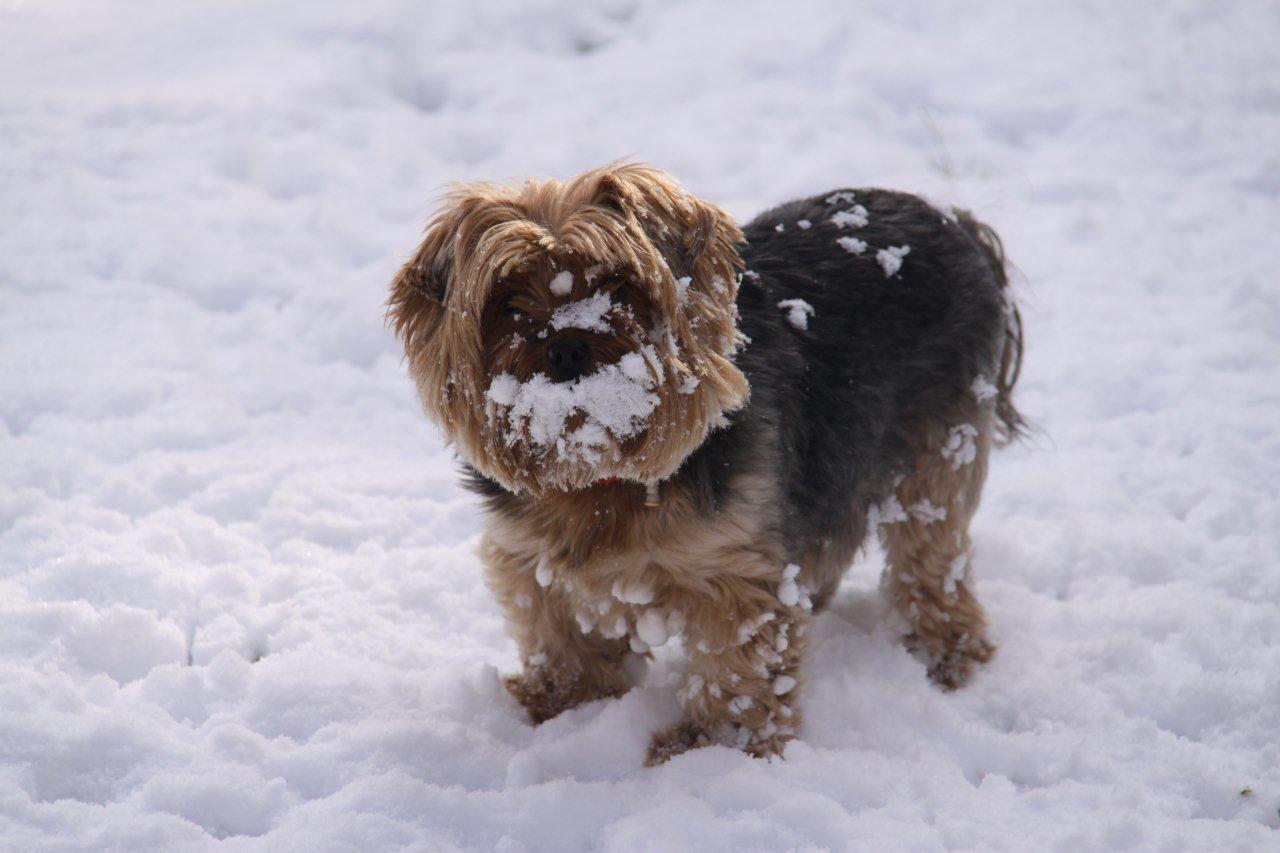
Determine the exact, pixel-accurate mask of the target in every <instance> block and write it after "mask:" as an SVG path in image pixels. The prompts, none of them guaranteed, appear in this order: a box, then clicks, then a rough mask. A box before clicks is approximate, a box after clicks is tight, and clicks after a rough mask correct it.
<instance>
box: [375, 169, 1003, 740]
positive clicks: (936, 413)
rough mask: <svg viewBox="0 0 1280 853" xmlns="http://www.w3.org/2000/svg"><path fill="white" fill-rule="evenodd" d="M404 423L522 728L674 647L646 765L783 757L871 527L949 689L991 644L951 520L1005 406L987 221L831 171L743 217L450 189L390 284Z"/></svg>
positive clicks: (997, 279)
mask: <svg viewBox="0 0 1280 853" xmlns="http://www.w3.org/2000/svg"><path fill="white" fill-rule="evenodd" d="M388 316H389V319H390V322H391V324H392V326H393V328H394V330H395V332H396V334H397V336H398V337H399V339H400V340H401V341H402V342H403V344H404V348H405V353H406V358H407V362H408V368H409V373H410V375H411V376H412V378H413V380H414V381H415V382H416V384H417V388H418V392H419V394H420V396H421V398H422V403H423V405H424V407H425V409H426V412H427V414H428V415H429V416H430V417H431V418H433V419H434V420H435V421H436V422H437V423H438V424H439V425H440V426H441V428H442V429H443V431H444V433H445V435H446V436H447V438H448V439H449V440H450V441H451V442H452V443H453V444H454V445H455V446H456V448H457V450H458V452H459V453H460V455H461V456H462V457H463V459H464V463H465V468H466V479H467V483H468V485H469V487H470V488H471V489H473V490H474V491H475V492H477V493H478V494H479V495H480V497H481V499H482V500H483V504H484V508H485V511H486V520H487V523H486V530H485V533H484V536H483V538H482V540H481V544H480V556H481V558H482V560H483V563H484V567H485V571H486V573H487V578H488V583H489V586H490V587H491V588H492V590H493V593H494V595H495V596H496V597H497V599H498V602H499V603H500V605H501V606H502V609H503V611H504V612H505V614H506V618H507V619H508V621H509V622H510V628H511V632H512V634H513V636H514V638H515V641H516V643H517V645H518V647H519V653H520V659H521V661H522V663H523V672H522V673H521V674H519V675H515V676H512V677H510V678H508V679H507V682H506V685H507V688H508V689H509V690H510V692H511V693H512V694H513V695H514V696H515V698H516V699H517V700H519V702H520V703H521V704H522V705H523V706H524V707H525V708H526V709H527V710H528V712H529V715H530V716H531V717H532V719H533V720H534V721H535V722H542V721H543V720H547V719H549V718H551V717H554V716H555V715H557V714H559V713H561V712H562V711H564V710H566V709H568V708H572V707H574V706H576V705H579V704H581V703H583V702H589V701H591V700H595V699H600V698H602V697H610V696H621V695H622V694H623V693H625V692H626V691H627V690H628V688H629V687H630V686H631V685H630V683H629V681H628V677H627V675H626V673H625V672H624V668H623V665H622V664H623V660H624V657H625V656H626V655H627V654H628V653H635V654H640V655H645V654H646V653H648V651H649V650H650V649H651V648H654V647H656V646H659V645H661V644H663V643H664V642H666V641H667V640H668V639H670V638H672V637H675V636H682V637H683V640H684V646H685V650H686V652H687V654H688V674H687V677H686V679H685V681H684V684H683V686H682V688H681V690H680V694H681V699H682V700H683V701H684V704H685V705H686V707H687V711H686V713H685V719H684V721H683V722H682V723H681V724H680V725H677V726H675V727H674V728H671V729H669V730H667V731H663V732H659V733H657V734H656V735H654V737H653V741H652V745H651V747H650V749H649V754H648V763H651V764H653V763H658V762H661V761H664V760H666V759H667V758H669V757H671V756H672V755H675V754H678V753H680V752H683V751H685V750H687V749H690V748H693V747H697V746H702V745H706V744H712V743H718V744H726V745H730V746H735V747H737V748H740V749H743V750H745V751H746V752H748V753H750V754H752V755H756V756H769V755H774V754H778V753H780V752H781V751H782V750H783V747H784V746H785V744H786V743H787V741H789V740H791V739H793V738H794V737H795V736H796V732H797V730H798V728H799V725H800V712H799V710H798V708H797V697H798V695H799V694H800V692H801V689H802V687H803V675H802V667H801V662H802V659H803V657H804V651H805V645H806V639H807V634H808V631H809V625H810V621H811V619H812V617H813V614H814V612H815V611H817V610H819V609H820V608H822V606H823V605H824V604H826V603H827V602H828V601H829V600H830V599H831V597H832V595H833V593H834V592H835V590H836V587H837V585H838V584H839V582H840V578H841V575H842V574H843V573H844V572H845V570H846V569H847V568H848V566H849V565H850V563H851V562H852V561H853V558H854V556H855V554H856V552H857V551H858V550H859V548H860V547H861V545H862V544H863V541H864V539H865V538H866V535H867V533H868V531H870V530H874V531H876V533H877V534H878V535H879V537H880V539H881V541H882V543H883V546H884V551H885V556H886V562H887V568H886V569H885V572H884V576H883V580H882V588H883V591H884V593H885V594H886V596H887V601H888V602H890V603H891V605H892V607H893V608H895V609H896V610H897V612H898V613H900V614H901V616H902V617H903V618H904V619H905V621H906V623H907V625H908V626H909V629H908V630H907V632H906V636H905V642H906V644H907V646H908V648H909V649H911V650H912V651H914V652H915V653H916V654H917V656H919V657H921V658H922V659H923V660H924V661H926V663H927V667H928V674H929V677H930V678H932V679H933V680H934V681H935V682H937V683H938V684H939V685H941V686H943V687H944V688H955V687H959V686H960V685H962V684H963V683H964V682H965V680H966V679H967V678H968V677H969V676H970V674H971V672H972V670H973V668H974V666H975V664H977V663H980V662H984V661H986V660H988V659H989V658H990V657H991V655H992V653H993V651H994V646H993V645H992V643H991V642H990V640H989V639H988V637H987V630H986V619H985V617H984V614H983V610H982V607H981V605H979V603H978V601H977V599H976V598H975V597H974V594H973V586H972V581H971V574H970V564H969V549H970V540H969V534H968V528H969V522H970V519H972V518H973V515H974V512H975V510H976V509H977V508H978V500H979V497H980V493H981V491H982V484H983V481H984V479H985V477H986V472H987V457H988V454H989V451H990V449H991V447H992V445H993V444H996V443H999V442H1001V441H1005V440H1008V439H1010V438H1012V437H1013V436H1014V435H1016V434H1017V433H1018V432H1019V430H1020V427H1021V424H1022V421H1021V418H1020V417H1019V415H1018V412H1017V411H1016V409H1015V408H1014V406H1013V404H1012V401H1011V392H1012V389H1013V385H1014V382H1015V381H1016V379H1017V374H1018V369H1019V364H1020V361H1021V355H1022V332H1021V322H1020V320H1019V317H1018V313H1017V310H1016V309H1015V307H1014V305H1013V302H1012V300H1011V298H1010V294H1009V290H1008V287H1007V278H1006V273H1005V261H1004V254H1003V250H1002V248H1001V244H1000V241H999V239H998V237H997V236H996V234H995V232H994V231H992V230H991V229H990V228H989V227H987V226H985V225H983V224H981V223H979V222H978V221H976V220H975V219H974V218H973V217H972V216H970V215H969V214H968V213H965V212H962V211H952V210H949V209H947V210H939V209H938V208H935V207H934V206H932V205H930V204H928V203H926V202H924V201H923V200H921V199H919V198H916V197H915V196H911V195H906V194H903V193H897V192H890V191H886V190H881V189H839V190H833V191H831V192H827V193H823V194H821V195H818V196H814V197H813V198H807V199H803V200H800V201H793V202H791V203H789V204H785V205H783V206H781V207H777V208H774V209H773V210H770V211H768V212H766V213H764V214H762V215H760V216H758V217H757V218H756V219H755V220H754V221H752V222H751V223H749V224H748V225H747V226H746V227H745V228H744V229H739V227H738V226H737V225H736V224H735V223H734V220H733V218H732V217H731V216H729V214H728V213H726V212H725V211H724V210H723V209H721V208H720V207H718V206H716V205H715V204H712V203H710V202H708V201H705V200H703V199H700V198H697V197H695V196H693V195H691V194H689V193H688V192H686V191H685V190H684V189H682V188H681V187H680V186H679V185H678V184H677V183H676V181H675V180H674V179H673V178H672V177H671V176H669V175H667V174H666V173H664V172H662V171H660V170H658V169H655V168H652V167H649V166H644V165H635V164H622V165H617V164H615V165H611V166H606V167H604V168H600V169H596V170H593V171H590V172H587V173H585V174H583V175H580V176H578V177H576V178H574V179H573V180H570V181H567V182H563V183H562V182H559V181H554V180H547V181H529V182H527V183H525V184H524V185H523V186H520V187H510V186H502V185H497V184H489V183H477V184H465V185H461V186H458V187H456V188H455V189H454V190H453V191H452V192H451V193H449V194H448V195H447V196H446V199H445V202H444V205H443V209H442V210H441V212H440V213H439V214H438V215H437V216H436V217H435V219H434V220H432V221H431V223H430V224H429V226H428V228H427V232H426V238H425V240H424V241H423V243H422V245H421V246H420V247H419V248H418V250H417V252H416V253H415V254H414V256H413V257H412V259H411V260H409V261H408V263H406V264H405V265H404V266H403V268H401V269H400V271H399V273H398V274H397V275H396V277H395V280H394V281H393V282H392V284H391V297H390V300H389V303H388Z"/></svg>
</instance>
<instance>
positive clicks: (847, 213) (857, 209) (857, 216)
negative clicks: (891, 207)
mask: <svg viewBox="0 0 1280 853" xmlns="http://www.w3.org/2000/svg"><path fill="white" fill-rule="evenodd" d="M869 221H870V219H868V217H867V209H866V208H865V207H863V206H862V205H860V204H855V205H854V206H853V207H851V208H849V209H848V210H837V211H836V212H835V213H833V214H831V222H832V223H833V224H834V225H835V226H836V227H837V228H861V227H863V226H864V225H866V224H867V223H868V222H869Z"/></svg>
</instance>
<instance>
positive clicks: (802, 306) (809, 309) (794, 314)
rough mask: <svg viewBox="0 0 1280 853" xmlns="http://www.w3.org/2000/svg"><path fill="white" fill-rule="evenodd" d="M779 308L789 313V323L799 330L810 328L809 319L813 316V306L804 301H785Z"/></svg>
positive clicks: (780, 303) (779, 304)
mask: <svg viewBox="0 0 1280 853" xmlns="http://www.w3.org/2000/svg"><path fill="white" fill-rule="evenodd" d="M778 307H779V308H781V309H782V310H783V311H786V312H787V322H788V323H790V324H791V325H792V326H795V327H796V328H797V329H801V330H804V329H807V328H809V318H810V317H812V316H813V306H812V305H810V304H809V303H808V302H805V301H804V300H803V299H784V300H782V301H781V302H779V303H778Z"/></svg>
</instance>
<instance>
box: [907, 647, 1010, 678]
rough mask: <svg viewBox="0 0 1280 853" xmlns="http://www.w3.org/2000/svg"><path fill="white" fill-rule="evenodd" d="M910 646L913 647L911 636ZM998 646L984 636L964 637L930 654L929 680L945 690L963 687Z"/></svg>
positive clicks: (989, 658)
mask: <svg viewBox="0 0 1280 853" xmlns="http://www.w3.org/2000/svg"><path fill="white" fill-rule="evenodd" d="M907 647H908V648H911V643H910V638H909V639H908V645H907ZM995 652H996V647H995V646H994V645H992V644H991V643H990V642H988V641H987V640H986V638H984V637H967V636H966V637H963V638H961V639H960V640H959V641H957V642H955V643H952V644H951V645H950V647H949V648H947V649H945V650H944V651H941V652H937V653H934V654H930V655H929V656H928V665H929V680H930V681H932V682H933V683H934V684H936V685H938V686H939V687H941V688H942V689H943V690H957V689H959V688H961V687H963V686H964V685H965V684H966V683H967V682H968V681H969V678H970V677H971V676H972V675H973V671H974V669H975V668H976V667H977V665H978V664H980V663H986V662H987V661H989V660H991V656H992V655H994V654H995Z"/></svg>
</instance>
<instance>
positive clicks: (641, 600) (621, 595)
mask: <svg viewBox="0 0 1280 853" xmlns="http://www.w3.org/2000/svg"><path fill="white" fill-rule="evenodd" d="M613 597H614V598H616V599H618V600H619V601H621V602H623V603H624V604H648V603H649V602H650V601H653V587H652V586H650V585H648V584H643V583H640V582H639V581H634V580H633V581H629V582H627V583H625V584H624V583H622V582H621V581H615V582H614V584H613Z"/></svg>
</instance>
